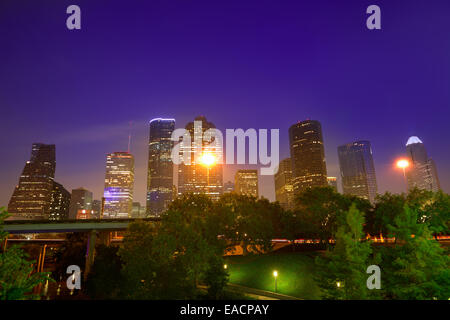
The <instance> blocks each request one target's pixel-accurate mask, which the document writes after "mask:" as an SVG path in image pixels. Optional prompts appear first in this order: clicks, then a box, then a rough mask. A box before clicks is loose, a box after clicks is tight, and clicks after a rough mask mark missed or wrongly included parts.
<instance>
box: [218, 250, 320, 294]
mask: <svg viewBox="0 0 450 320" xmlns="http://www.w3.org/2000/svg"><path fill="white" fill-rule="evenodd" d="M316 255H317V254H315V253H311V252H292V253H271V254H265V255H249V256H245V257H244V256H232V257H227V258H226V263H227V267H228V272H229V274H230V282H231V283H235V284H240V285H243V286H246V287H251V288H256V289H261V290H267V291H274V290H275V279H274V276H273V271H274V270H277V271H278V277H277V293H281V294H286V295H290V296H294V297H297V298H302V299H308V300H309V299H319V298H320V296H319V294H320V290H319V288H318V287H317V285H316V283H315V282H314V280H313V273H314V258H315V257H316Z"/></svg>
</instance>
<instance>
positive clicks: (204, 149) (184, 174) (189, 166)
mask: <svg viewBox="0 0 450 320" xmlns="http://www.w3.org/2000/svg"><path fill="white" fill-rule="evenodd" d="M213 128H215V125H214V124H213V123H212V122H208V121H207V120H206V118H205V117H203V116H199V117H197V118H195V120H194V122H190V123H188V124H187V125H186V130H187V131H188V132H189V134H190V136H191V144H190V145H188V144H184V145H183V147H182V148H181V151H182V152H184V153H190V154H191V159H190V161H189V162H188V163H185V162H183V163H181V164H180V165H178V194H179V195H182V194H187V193H193V194H206V195H207V196H209V197H210V198H211V199H212V200H218V199H219V198H220V196H221V195H222V193H223V164H222V163H221V162H222V147H221V146H218V145H217V144H215V143H210V141H211V140H213V138H212V135H211V133H210V132H207V130H208V129H213ZM194 133H195V135H194ZM202 136H203V139H198V138H197V139H196V137H202ZM197 152H198V153H197ZM196 153H197V154H198V155H199V156H198V157H197V159H196V157H195V154H196ZM203 155H206V156H207V158H208V160H209V161H208V163H206V162H205V161H204V159H205V158H204V157H203Z"/></svg>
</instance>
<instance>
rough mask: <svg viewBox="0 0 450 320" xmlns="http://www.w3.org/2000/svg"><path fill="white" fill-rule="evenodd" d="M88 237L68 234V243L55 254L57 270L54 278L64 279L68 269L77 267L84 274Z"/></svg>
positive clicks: (80, 234) (54, 272) (79, 234)
mask: <svg viewBox="0 0 450 320" xmlns="http://www.w3.org/2000/svg"><path fill="white" fill-rule="evenodd" d="M86 246H87V239H86V235H85V234H82V233H73V234H71V233H68V234H66V241H65V242H64V243H63V244H62V246H61V247H60V248H59V249H58V250H57V251H56V252H55V253H54V258H55V270H54V271H53V277H54V278H55V279H63V278H65V277H66V275H67V273H66V271H67V267H68V266H70V265H77V266H79V267H80V270H81V274H83V272H84V266H85V263H86Z"/></svg>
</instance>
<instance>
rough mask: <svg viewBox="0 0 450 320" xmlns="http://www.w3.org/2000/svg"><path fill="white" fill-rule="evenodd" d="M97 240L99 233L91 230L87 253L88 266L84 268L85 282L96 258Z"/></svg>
mask: <svg viewBox="0 0 450 320" xmlns="http://www.w3.org/2000/svg"><path fill="white" fill-rule="evenodd" d="M96 240H97V231H96V230H91V231H90V232H89V233H88V241H87V252H86V264H85V268H84V280H86V279H87V276H88V274H89V272H90V271H91V267H92V264H93V263H94V258H95V242H96Z"/></svg>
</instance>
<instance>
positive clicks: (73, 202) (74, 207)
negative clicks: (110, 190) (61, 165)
mask: <svg viewBox="0 0 450 320" xmlns="http://www.w3.org/2000/svg"><path fill="white" fill-rule="evenodd" d="M92 201H93V200H92V192H91V191H89V190H86V189H84V188H77V189H73V190H72V197H71V199H70V208H69V219H76V218H77V215H78V212H79V211H80V210H88V211H90V210H92Z"/></svg>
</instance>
